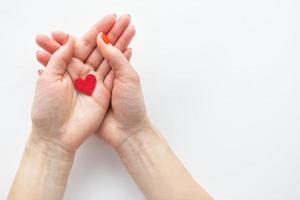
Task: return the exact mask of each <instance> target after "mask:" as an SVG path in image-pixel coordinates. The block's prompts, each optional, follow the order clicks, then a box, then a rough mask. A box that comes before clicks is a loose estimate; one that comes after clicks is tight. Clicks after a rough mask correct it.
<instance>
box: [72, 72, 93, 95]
mask: <svg viewBox="0 0 300 200" xmlns="http://www.w3.org/2000/svg"><path fill="white" fill-rule="evenodd" d="M74 86H75V89H76V90H78V91H79V92H82V93H84V94H86V95H89V96H91V95H92V93H93V91H94V89H95V86H96V77H95V76H94V75H93V74H89V75H87V76H86V77H85V79H82V78H77V79H75V81H74Z"/></svg>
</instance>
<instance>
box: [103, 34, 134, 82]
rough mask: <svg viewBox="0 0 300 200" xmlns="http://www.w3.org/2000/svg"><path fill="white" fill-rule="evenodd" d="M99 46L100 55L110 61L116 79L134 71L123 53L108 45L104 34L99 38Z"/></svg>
mask: <svg viewBox="0 0 300 200" xmlns="http://www.w3.org/2000/svg"><path fill="white" fill-rule="evenodd" d="M97 46H98V49H99V51H100V53H101V54H102V55H103V56H104V58H106V59H107V60H108V62H109V64H110V66H111V68H112V70H113V71H114V73H115V76H116V77H118V75H119V74H123V73H127V72H129V71H132V70H133V68H132V67H131V65H130V63H129V62H128V60H127V58H126V57H125V56H124V55H123V53H122V52H121V51H120V50H119V49H117V48H116V47H114V46H113V45H111V44H110V43H108V41H107V36H106V35H105V34H104V33H102V32H101V33H100V34H99V35H98V37H97Z"/></svg>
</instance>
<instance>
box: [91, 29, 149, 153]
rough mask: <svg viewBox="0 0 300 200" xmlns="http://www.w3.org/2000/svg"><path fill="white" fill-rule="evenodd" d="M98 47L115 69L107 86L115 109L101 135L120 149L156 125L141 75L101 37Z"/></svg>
mask: <svg viewBox="0 0 300 200" xmlns="http://www.w3.org/2000/svg"><path fill="white" fill-rule="evenodd" d="M97 46H98V49H99V52H100V53H101V54H102V55H103V56H104V57H105V58H106V59H107V60H108V63H109V64H110V66H111V69H112V70H111V71H110V72H109V74H108V75H107V77H106V79H107V80H108V81H107V82H106V84H107V85H108V86H109V87H111V88H112V96H111V106H110V108H109V110H108V112H107V114H106V116H105V118H104V120H103V122H102V123H101V125H100V127H99V129H98V130H97V135H99V136H100V137H101V138H103V139H104V140H105V141H106V142H107V143H109V144H110V145H111V146H113V147H114V148H118V147H119V146H120V145H121V144H122V143H123V142H124V141H125V140H126V139H127V138H128V137H130V136H132V135H135V134H138V133H139V132H141V131H144V130H145V129H152V126H151V123H150V120H149V118H148V116H147V112H146V108H145V103H144V98H143V94H142V89H141V83H140V78H139V75H138V73H137V72H136V71H135V70H134V68H133V67H132V66H131V64H130V63H129V62H128V59H126V57H125V56H124V55H123V54H122V52H121V51H120V50H119V49H118V48H116V47H114V46H113V45H111V44H106V43H105V42H104V41H103V37H101V34H99V35H98V37H97Z"/></svg>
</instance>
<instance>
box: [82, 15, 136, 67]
mask: <svg viewBox="0 0 300 200" xmlns="http://www.w3.org/2000/svg"><path fill="white" fill-rule="evenodd" d="M130 20H131V19H130V16H129V15H122V16H121V17H119V18H118V19H117V21H116V23H115V25H114V26H113V27H112V29H111V30H110V31H109V32H108V34H107V36H108V39H109V40H110V42H111V43H112V44H114V43H115V42H116V41H117V40H118V38H119V37H120V36H122V35H123V34H122V33H123V32H124V30H126V28H127V27H128V25H129V24H130ZM126 48H127V46H126V47H125V48H124V49H123V51H124V50H125V49H126ZM102 61H103V56H102V55H101V54H100V53H99V51H98V50H97V49H95V50H94V51H93V52H92V53H91V54H90V56H89V57H88V58H87V59H86V61H85V63H86V64H88V65H90V66H92V67H93V68H94V69H95V70H96V69H97V68H98V67H99V65H100V63H101V62H102Z"/></svg>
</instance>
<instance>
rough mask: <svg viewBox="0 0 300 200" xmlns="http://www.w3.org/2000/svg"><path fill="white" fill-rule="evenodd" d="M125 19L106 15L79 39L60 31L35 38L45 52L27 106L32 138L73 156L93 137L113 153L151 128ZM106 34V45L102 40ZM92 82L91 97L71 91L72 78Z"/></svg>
mask: <svg viewBox="0 0 300 200" xmlns="http://www.w3.org/2000/svg"><path fill="white" fill-rule="evenodd" d="M129 24H130V16H128V15H123V16H121V17H119V18H118V19H116V17H115V16H114V15H108V16H105V17H104V18H103V19H101V20H100V21H99V22H98V23H97V24H96V25H94V26H93V27H92V28H91V29H90V30H89V31H88V32H87V33H86V34H85V35H84V36H83V37H82V38H81V39H79V40H76V39H75V38H74V37H72V36H69V35H67V34H65V33H63V32H54V33H52V38H50V37H47V36H43V35H39V36H37V39H36V42H37V43H38V45H39V46H40V47H42V48H43V49H44V50H45V51H38V52H37V59H38V61H39V62H40V63H42V64H43V65H44V66H45V67H46V68H45V69H44V70H41V71H39V75H40V76H39V78H38V80H37V84H36V93H35V98H34V103H33V107H32V134H33V135H34V136H35V137H36V138H39V140H41V141H45V142H47V143H49V142H50V143H51V144H55V145H57V146H58V147H60V148H62V149H64V150H67V151H70V152H75V151H76V150H77V149H78V147H79V146H80V145H81V144H82V143H83V142H84V141H85V139H87V138H88V137H89V136H90V135H92V134H93V133H96V135H97V136H99V137H101V138H102V139H103V140H104V141H105V142H107V143H108V144H110V145H111V146H112V147H114V148H118V147H119V146H120V144H122V142H123V141H125V140H126V139H127V138H128V137H129V136H130V135H132V134H137V133H138V132H139V131H141V130H143V129H145V128H148V127H150V122H149V120H148V117H147V114H146V110H145V105H144V100H143V95H142V91H141V86H140V80H139V76H138V74H137V72H136V71H135V70H134V69H133V67H132V66H131V65H130V63H129V62H128V60H129V59H130V57H131V49H127V47H128V45H129V43H130V41H131V39H132V38H133V36H134V34H135V29H134V27H133V26H131V25H129ZM103 33H107V37H108V38H109V40H110V42H111V43H109V44H107V43H105V41H104V40H103V35H105V34H103ZM88 74H93V75H95V77H96V86H95V89H94V91H93V93H92V95H91V96H87V95H85V94H82V93H80V92H78V91H77V90H75V88H74V85H73V82H74V80H75V79H76V78H79V77H82V78H85V77H86V76H87V75H88Z"/></svg>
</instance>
